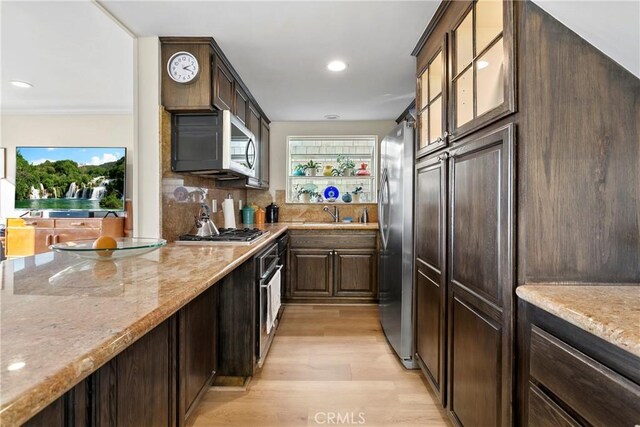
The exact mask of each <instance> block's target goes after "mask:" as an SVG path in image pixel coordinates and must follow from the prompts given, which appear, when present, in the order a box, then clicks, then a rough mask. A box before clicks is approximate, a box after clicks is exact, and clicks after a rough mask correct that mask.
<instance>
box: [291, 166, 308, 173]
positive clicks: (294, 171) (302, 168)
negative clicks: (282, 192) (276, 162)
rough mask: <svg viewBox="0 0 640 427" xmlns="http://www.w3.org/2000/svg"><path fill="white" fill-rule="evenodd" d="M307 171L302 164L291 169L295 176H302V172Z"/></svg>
mask: <svg viewBox="0 0 640 427" xmlns="http://www.w3.org/2000/svg"><path fill="white" fill-rule="evenodd" d="M306 169H307V165H303V164H297V165H295V167H294V168H293V173H295V174H299V175H304V171H305V170H306Z"/></svg>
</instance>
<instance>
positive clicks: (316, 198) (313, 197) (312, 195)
mask: <svg viewBox="0 0 640 427" xmlns="http://www.w3.org/2000/svg"><path fill="white" fill-rule="evenodd" d="M309 201H310V202H312V203H322V201H323V200H322V195H320V193H318V192H317V191H311V192H309Z"/></svg>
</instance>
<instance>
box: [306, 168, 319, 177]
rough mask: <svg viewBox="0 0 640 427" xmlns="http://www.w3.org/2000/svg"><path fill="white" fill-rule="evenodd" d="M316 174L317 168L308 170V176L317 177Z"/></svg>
mask: <svg viewBox="0 0 640 427" xmlns="http://www.w3.org/2000/svg"><path fill="white" fill-rule="evenodd" d="M316 172H317V169H316V168H313V169H311V168H309V169H307V176H316Z"/></svg>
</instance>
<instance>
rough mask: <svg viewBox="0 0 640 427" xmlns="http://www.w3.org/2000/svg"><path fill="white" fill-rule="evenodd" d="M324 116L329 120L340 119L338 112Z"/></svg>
mask: <svg viewBox="0 0 640 427" xmlns="http://www.w3.org/2000/svg"><path fill="white" fill-rule="evenodd" d="M324 118H325V119H327V120H336V119H339V118H340V116H339V115H337V114H327V115H326V116H324Z"/></svg>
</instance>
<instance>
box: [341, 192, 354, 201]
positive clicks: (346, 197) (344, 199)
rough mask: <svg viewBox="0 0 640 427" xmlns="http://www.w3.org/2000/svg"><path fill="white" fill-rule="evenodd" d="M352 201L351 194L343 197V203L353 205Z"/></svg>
mask: <svg viewBox="0 0 640 427" xmlns="http://www.w3.org/2000/svg"><path fill="white" fill-rule="evenodd" d="M351 200H352V197H351V194H350V193H345V194H344V195H343V196H342V201H343V202H345V203H351Z"/></svg>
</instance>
